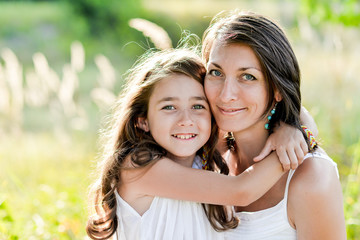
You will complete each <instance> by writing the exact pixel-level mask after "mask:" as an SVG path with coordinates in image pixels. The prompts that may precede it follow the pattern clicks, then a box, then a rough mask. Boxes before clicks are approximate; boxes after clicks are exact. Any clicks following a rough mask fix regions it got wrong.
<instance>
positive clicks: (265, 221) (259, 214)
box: [225, 152, 339, 240]
mask: <svg viewBox="0 0 360 240" xmlns="http://www.w3.org/2000/svg"><path fill="white" fill-rule="evenodd" d="M313 156H314V157H318V158H323V159H327V160H328V161H329V162H330V163H331V164H332V165H333V166H334V167H335V169H336V172H337V174H338V177H339V173H338V170H337V166H336V163H335V162H334V161H333V160H332V159H331V158H329V157H328V156H327V155H325V154H321V153H316V152H315V153H308V154H307V155H306V156H305V158H304V159H307V158H309V157H313ZM294 173H295V170H290V171H289V175H288V178H287V181H286V187H285V193H284V198H283V199H282V200H281V201H280V202H279V203H278V204H277V205H275V206H274V207H271V208H267V209H264V210H260V211H256V212H238V213H236V215H237V217H238V218H239V219H240V224H239V226H238V227H237V228H235V229H231V230H229V231H227V232H226V235H225V239H227V240H235V239H240V240H241V239H244V240H296V239H297V237H296V230H295V229H294V228H293V227H292V226H291V225H290V223H289V220H288V214H287V199H288V189H289V184H290V180H291V178H292V176H293V175H294Z"/></svg>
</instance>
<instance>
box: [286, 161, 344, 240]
mask: <svg viewBox="0 0 360 240" xmlns="http://www.w3.org/2000/svg"><path fill="white" fill-rule="evenodd" d="M288 209H289V211H288V215H289V220H290V222H291V223H292V224H293V226H294V227H295V228H296V230H297V237H298V239H299V240H317V239H326V240H343V239H344V240H345V239H346V229H345V218H344V211H343V201H342V190H341V184H340V181H339V179H338V177H337V174H336V172H335V169H334V166H333V165H331V164H330V163H329V162H328V160H325V159H322V158H309V159H307V160H306V161H305V162H304V163H303V164H302V165H301V166H299V168H298V169H297V170H296V172H295V174H294V176H293V179H292V180H291V183H290V188H289V200H288Z"/></svg>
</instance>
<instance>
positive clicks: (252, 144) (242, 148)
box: [233, 127, 269, 172]
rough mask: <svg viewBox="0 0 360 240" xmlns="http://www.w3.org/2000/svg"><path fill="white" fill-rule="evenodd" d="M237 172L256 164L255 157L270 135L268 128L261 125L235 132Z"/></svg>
mask: <svg viewBox="0 0 360 240" xmlns="http://www.w3.org/2000/svg"><path fill="white" fill-rule="evenodd" d="M233 134H234V138H235V144H236V155H237V161H238V163H237V164H236V165H237V172H238V171H239V170H240V171H241V172H242V171H243V170H245V169H246V168H248V167H249V166H251V165H253V164H254V161H253V158H254V157H256V156H257V155H259V153H260V152H261V150H262V149H263V148H264V146H265V143H266V140H267V139H268V137H269V133H268V131H267V130H265V129H264V128H261V127H255V128H251V129H246V130H243V131H240V132H234V133H233Z"/></svg>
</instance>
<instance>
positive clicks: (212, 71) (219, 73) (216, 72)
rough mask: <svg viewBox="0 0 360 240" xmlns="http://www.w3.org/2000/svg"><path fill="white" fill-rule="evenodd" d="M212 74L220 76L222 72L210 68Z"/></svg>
mask: <svg viewBox="0 0 360 240" xmlns="http://www.w3.org/2000/svg"><path fill="white" fill-rule="evenodd" d="M209 73H210V75H211V76H214V77H220V76H221V72H220V71H218V70H210V72H209Z"/></svg>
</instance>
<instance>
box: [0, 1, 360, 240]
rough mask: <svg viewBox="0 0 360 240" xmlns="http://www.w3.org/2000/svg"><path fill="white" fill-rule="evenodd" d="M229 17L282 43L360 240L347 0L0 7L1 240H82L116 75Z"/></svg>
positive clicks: (358, 16) (354, 53) (355, 14)
mask: <svg viewBox="0 0 360 240" xmlns="http://www.w3.org/2000/svg"><path fill="white" fill-rule="evenodd" d="M234 8H239V9H243V10H252V11H255V12H258V13H261V14H264V15H266V16H269V17H271V18H272V19H274V20H275V21H277V22H278V23H279V24H280V25H281V26H282V27H283V28H284V30H285V32H286V33H287V35H288V37H289V39H290V41H291V43H292V44H293V47H294V50H295V53H296V55H297V57H298V60H299V63H300V67H301V71H302V87H301V88H302V97H303V105H304V106H305V107H306V108H307V109H308V110H309V111H310V113H311V114H312V116H313V117H314V118H315V120H316V122H317V124H318V128H319V132H320V134H319V139H320V142H321V145H322V146H323V148H325V149H326V151H327V152H328V154H329V155H330V156H331V157H332V158H333V159H334V160H335V161H336V162H337V163H338V167H339V170H340V175H341V176H340V177H341V182H342V186H343V193H344V209H345V217H346V224H347V234H348V239H360V225H359V224H360V203H359V198H360V167H359V164H360V139H359V137H360V124H359V118H360V101H359V95H360V78H359V76H360V63H359V62H360V28H359V26H360V3H359V1H357V0H329V1H321V0H315V1H310V0H298V1H291V0H272V1H266V2H265V1H260V0H259V1H256V0H247V1H246V0H243V1H241V0H237V1H235V0H227V1H226V0H218V1H216V0H206V1H205V0H186V1H180V0H142V1H141V0H112V1H111V0H103V1H100V0H87V1H85V0H76V1H72V0H68V1H66V0H63V1H60V0H58V1H0V239H13V240H15V239H52V240H53V239H87V237H86V233H85V224H86V220H87V187H88V185H89V183H90V182H91V179H92V176H91V170H92V169H93V168H94V166H95V162H96V159H97V154H98V149H99V146H98V145H97V133H98V130H99V128H100V126H101V121H102V119H103V118H104V117H105V116H106V115H107V113H108V112H109V107H110V106H111V104H112V103H113V102H114V100H115V99H116V96H117V95H118V93H119V91H120V90H121V87H122V83H123V74H124V73H125V72H126V70H127V69H128V68H129V67H131V66H132V65H133V63H134V61H135V59H136V58H137V57H138V56H139V55H141V54H142V53H143V52H145V51H146V50H147V49H149V48H154V47H160V48H161V47H163V46H165V47H166V46H169V45H171V46H174V47H175V46H176V45H177V43H178V42H179V41H180V39H181V37H182V36H184V32H187V33H193V34H196V35H197V36H199V37H201V36H202V33H203V32H204V30H205V29H206V27H207V26H208V25H209V22H210V20H211V18H212V17H213V16H214V15H215V14H216V13H218V12H220V11H221V10H228V9H234ZM145 20H147V21H145ZM153 23H154V24H153ZM155 24H156V25H155ZM159 36H161V37H159ZM356 99H357V100H356Z"/></svg>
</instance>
